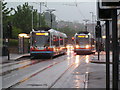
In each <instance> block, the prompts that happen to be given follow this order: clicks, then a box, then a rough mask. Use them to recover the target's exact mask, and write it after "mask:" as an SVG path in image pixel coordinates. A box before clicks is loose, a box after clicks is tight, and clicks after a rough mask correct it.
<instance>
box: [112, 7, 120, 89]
mask: <svg viewBox="0 0 120 90" xmlns="http://www.w3.org/2000/svg"><path fill="white" fill-rule="evenodd" d="M117 34H118V31H117V10H116V9H115V10H112V48H114V49H112V52H113V54H112V55H113V59H112V60H113V65H112V68H113V69H112V74H113V76H112V78H113V79H112V80H113V81H112V87H113V90H118V64H119V55H118V36H117Z"/></svg>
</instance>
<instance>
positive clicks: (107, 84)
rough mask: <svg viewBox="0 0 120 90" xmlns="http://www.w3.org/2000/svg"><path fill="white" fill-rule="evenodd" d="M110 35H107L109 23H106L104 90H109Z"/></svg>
mask: <svg viewBox="0 0 120 90" xmlns="http://www.w3.org/2000/svg"><path fill="white" fill-rule="evenodd" d="M109 45H110V35H109V21H108V20H107V21H106V42H105V46H106V49H105V50H106V90H110V58H109V57H110V46H109Z"/></svg>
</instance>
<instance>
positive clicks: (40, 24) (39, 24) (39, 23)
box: [39, 2, 42, 27]
mask: <svg viewBox="0 0 120 90" xmlns="http://www.w3.org/2000/svg"><path fill="white" fill-rule="evenodd" d="M41 4H42V3H41V2H40V14H39V27H41Z"/></svg>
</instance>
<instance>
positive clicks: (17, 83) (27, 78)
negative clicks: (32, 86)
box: [5, 59, 66, 90]
mask: <svg viewBox="0 0 120 90" xmlns="http://www.w3.org/2000/svg"><path fill="white" fill-rule="evenodd" d="M64 61H66V59H63V60H62V61H59V62H55V63H53V64H50V65H47V66H46V67H44V68H42V69H40V70H39V71H37V72H35V73H33V74H31V75H29V76H28V77H26V78H24V79H22V80H20V81H18V82H16V83H15V84H13V85H11V86H9V87H8V88H5V90H8V89H10V88H14V87H16V86H17V85H20V84H21V83H23V82H25V81H27V80H29V79H31V78H32V77H34V76H36V75H37V74H39V73H41V72H43V71H45V70H47V69H49V68H51V67H53V66H55V65H57V64H59V63H62V62H64Z"/></svg>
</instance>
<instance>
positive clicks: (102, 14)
mask: <svg viewBox="0 0 120 90" xmlns="http://www.w3.org/2000/svg"><path fill="white" fill-rule="evenodd" d="M97 8H98V10H97V11H98V12H97V15H98V19H99V20H112V16H111V10H109V9H101V8H100V2H98V3H97Z"/></svg>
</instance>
